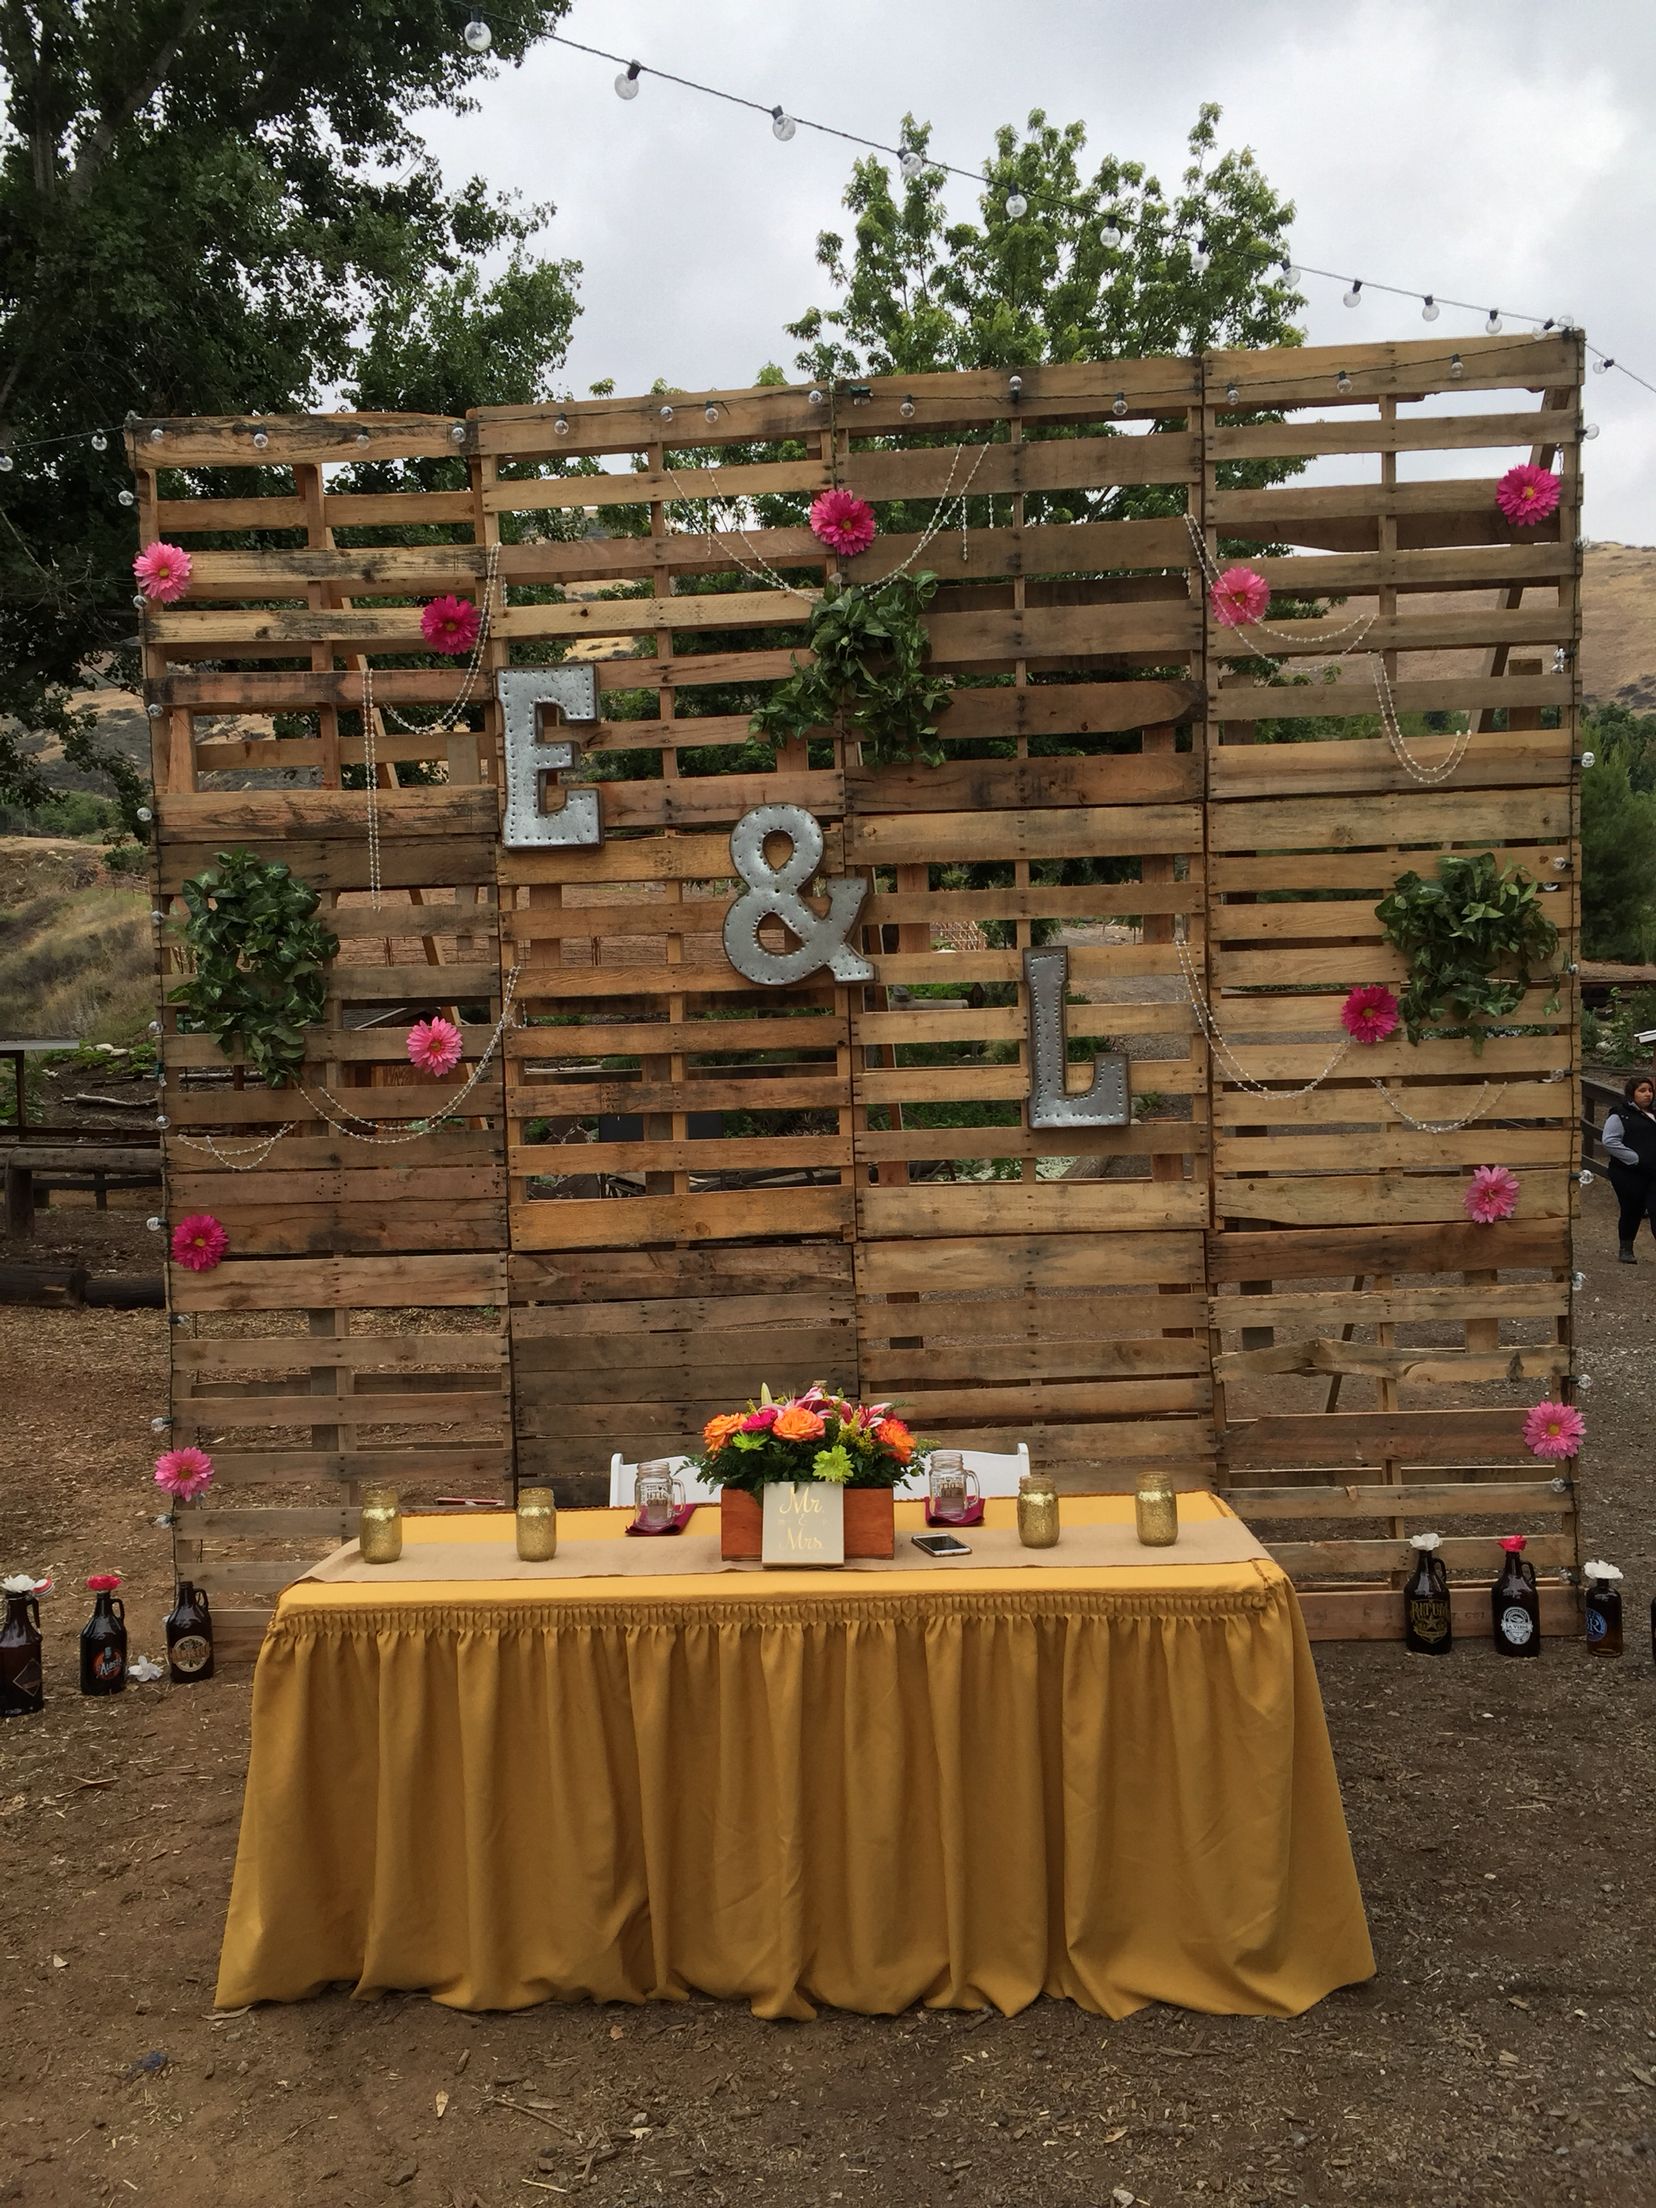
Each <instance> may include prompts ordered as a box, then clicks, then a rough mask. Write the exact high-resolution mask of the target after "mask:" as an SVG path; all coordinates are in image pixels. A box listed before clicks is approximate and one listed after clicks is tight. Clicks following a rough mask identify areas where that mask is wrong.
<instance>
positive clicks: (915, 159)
mask: <svg viewBox="0 0 1656 2208" xmlns="http://www.w3.org/2000/svg"><path fill="white" fill-rule="evenodd" d="M925 165H926V163H925V158H924V156H923V155H921V154H918V153H916V152H915V150H914V148H913V147H912V146H910V147H908V148H907V150H906V151H905V152H903V153H902V154H900V155H899V156H898V159H897V166H898V167H899V168H900V169H901V170H902V172H903V174H904V175H905V176H906V177H907V178H908V179H909V181H910V182H911V183H912V182H913V180H914V178H915V177H917V176H918V175H919V174H920V171H921V170H922V169H923V168H924V167H925Z"/></svg>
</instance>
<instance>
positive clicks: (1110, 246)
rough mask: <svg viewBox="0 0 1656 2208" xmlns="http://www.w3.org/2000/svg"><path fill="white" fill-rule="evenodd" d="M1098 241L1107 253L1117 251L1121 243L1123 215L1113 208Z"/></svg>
mask: <svg viewBox="0 0 1656 2208" xmlns="http://www.w3.org/2000/svg"><path fill="white" fill-rule="evenodd" d="M1098 242H1099V244H1100V245H1101V246H1103V248H1104V250H1105V252H1106V253H1113V252H1115V250H1116V248H1117V247H1118V246H1119V245H1120V243H1121V217H1120V216H1119V215H1118V214H1117V213H1116V212H1115V211H1114V209H1113V208H1112V210H1111V212H1110V216H1109V219H1108V221H1107V222H1106V223H1105V225H1104V227H1103V229H1102V230H1100V232H1099V233H1098Z"/></svg>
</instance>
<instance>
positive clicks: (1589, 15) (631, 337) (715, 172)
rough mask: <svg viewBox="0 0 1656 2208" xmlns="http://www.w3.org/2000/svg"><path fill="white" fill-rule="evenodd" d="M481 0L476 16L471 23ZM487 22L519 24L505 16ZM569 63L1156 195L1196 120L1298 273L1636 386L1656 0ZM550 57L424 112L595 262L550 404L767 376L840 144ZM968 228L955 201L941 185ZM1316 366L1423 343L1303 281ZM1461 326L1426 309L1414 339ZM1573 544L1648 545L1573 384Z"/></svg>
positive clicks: (886, 39)
mask: <svg viewBox="0 0 1656 2208" xmlns="http://www.w3.org/2000/svg"><path fill="white" fill-rule="evenodd" d="M485 4H487V0H485ZM499 4H500V6H501V7H502V9H503V10H505V9H506V8H508V7H509V6H510V4H511V0H499ZM564 29H565V30H566V31H567V33H568V34H569V35H570V36H571V37H572V38H577V39H581V40H584V41H586V42H588V43H590V44H592V45H596V46H602V47H605V48H608V49H610V50H611V51H613V52H617V53H625V54H629V55H635V56H636V57H637V58H638V59H639V60H641V61H644V62H646V63H649V64H653V65H654V66H656V67H658V68H662V69H669V70H673V71H676V72H678V73H679V74H682V75H684V76H687V77H695V78H699V79H701V80H702V81H703V82H706V83H713V84H718V85H722V86H725V87H727V88H729V89H730V90H732V91H738V92H743V93H746V94H748V95H749V96H750V97H753V98H755V99H760V100H763V101H764V102H766V103H767V104H769V103H771V102H772V101H780V102H781V103H782V105H783V106H784V107H786V108H788V109H789V110H791V111H793V112H796V113H799V114H801V115H806V116H810V117H813V118H815V119H818V120H820V121H823V122H827V123H833V124H836V125H839V126H841V127H843V128H845V129H849V130H854V131H860V132H862V133H864V134H865V135H867V136H869V137H871V138H877V139H883V140H885V141H887V142H890V141H891V140H893V139H894V138H895V136H896V132H897V125H898V122H899V119H900V118H901V116H902V115H903V113H904V111H905V110H906V109H909V110H912V111H913V112H914V113H915V114H916V115H918V116H920V117H922V118H929V119H930V121H931V122H932V124H933V126H934V135H933V140H932V144H933V147H934V150H935V151H936V152H937V154H938V155H940V156H941V157H942V158H944V159H947V160H951V161H955V162H957V163H959V164H960V165H961V166H962V167H967V168H969V167H972V166H973V165H974V164H976V163H978V162H980V161H981V160H982V159H983V158H984V156H985V155H986V153H987V152H988V150H989V147H990V143H991V137H992V133H993V131H994V129H995V126H996V125H997V124H999V123H1002V122H1009V121H1010V122H1019V123H1021V122H1022V121H1023V120H1024V118H1025V117H1026V116H1027V114H1028V111H1029V110H1030V109H1031V108H1032V107H1044V108H1045V109H1046V111H1047V113H1048V114H1049V116H1050V117H1051V118H1052V119H1053V120H1054V121H1058V122H1067V121H1070V120H1072V119H1076V118H1079V119H1080V120H1081V121H1083V122H1084V123H1085V124H1086V126H1087V132H1088V140H1089V147H1090V150H1091V151H1092V153H1093V154H1094V155H1095V156H1096V155H1097V154H1101V153H1103V152H1104V151H1105V150H1107V149H1108V150H1114V151H1115V152H1117V153H1119V154H1122V155H1124V156H1136V157H1138V158H1140V159H1142V160H1144V161H1145V162H1147V163H1148V164H1150V165H1151V166H1152V168H1153V169H1154V170H1155V171H1156V173H1157V174H1159V175H1160V176H1161V179H1162V181H1163V183H1164V184H1166V185H1168V186H1169V187H1171V185H1172V184H1173V183H1174V182H1175V181H1176V178H1177V175H1178V171H1179V168H1180V166H1181V158H1182V153H1183V142H1184V135H1185V132H1186V130H1187V129H1188V127H1189V124H1190V122H1191V120H1192V119H1193V117H1194V114H1195V111H1196V108H1197V105H1198V103H1199V102H1200V101H1202V100H1204V99H1212V100H1217V101H1219V102H1220V103H1221V104H1222V105H1223V107H1224V110H1225V114H1224V121H1223V124H1222V125H1221V134H1222V143H1225V144H1247V145H1249V146H1251V147H1252V148H1253V149H1254V152H1255V154H1256V156H1257V158H1258V159H1259V161H1260V163H1261V165H1262V167H1263V168H1264V170H1265V173H1266V175H1267V176H1268V177H1269V178H1270V179H1271V181H1272V183H1273V184H1274V185H1275V187H1276V188H1277V190H1278V191H1279V192H1281V193H1283V194H1284V195H1285V196H1287V197H1289V198H1291V199H1292V200H1293V201H1294V202H1295V204H1296V206H1297V209H1298V216H1297V220H1296V223H1295V228H1294V252H1295V255H1296V257H1297V258H1298V259H1300V260H1303V261H1308V262H1312V263H1315V264H1317V265H1318V266H1321V267H1325V268H1339V269H1345V270H1347V271H1349V272H1350V273H1351V274H1353V275H1358V276H1362V277H1364V278H1365V279H1366V280H1367V281H1368V282H1370V283H1371V284H1372V283H1377V282H1387V283H1397V284H1403V285H1410V286H1413V287H1416V288H1417V289H1419V290H1421V291H1426V290H1431V291H1435V292H1437V293H1439V294H1443V295H1448V296H1452V297H1455V298H1461V299H1469V300H1477V301H1485V302H1488V303H1489V304H1491V305H1496V306H1502V307H1506V308H1516V309H1527V310H1529V311H1531V312H1533V313H1535V314H1539V315H1548V314H1560V315H1562V314H1569V315H1570V316H1572V317H1573V318H1574V319H1575V320H1577V321H1579V322H1580V323H1582V324H1583V325H1584V326H1585V328H1586V330H1587V334H1588V336H1589V338H1590V339H1591V340H1592V342H1593V343H1595V344H1597V345H1599V346H1601V347H1602V348H1603V349H1604V350H1605V351H1607V352H1610V353H1613V354H1615V355H1616V356H1617V357H1618V358H1619V359H1622V360H1625V361H1626V362H1627V363H1628V364H1629V365H1630V366H1632V367H1634V368H1636V369H1638V370H1639V372H1640V373H1641V374H1643V375H1644V376H1645V377H1646V378H1647V379H1648V380H1649V381H1650V382H1651V383H1653V384H1656V292H1653V288H1652V281H1651V278H1652V267H1653V262H1656V255H1653V253H1652V248H1651V239H1652V236H1653V234H1656V156H1653V152H1652V146H1651V138H1650V126H1651V120H1652V116H1653V113H1656V0H1412V4H1411V0H1386V4H1381V0H1346V4H1344V5H1342V6H1341V7H1339V8H1337V9H1336V8H1332V7H1328V6H1323V7H1315V6H1307V5H1305V4H1304V0H577V4H576V6H575V7H574V8H573V10H572V11H571V14H570V16H569V18H568V20H567V21H566V23H565V25H564ZM614 75H615V71H614V69H613V68H612V67H610V66H609V65H607V64H605V63H604V62H601V61H596V60H593V59H590V58H589V57H588V56H586V55H583V54H578V53H574V52H571V51H568V50H566V49H563V48H560V47H558V46H555V45H543V46H541V47H540V48H538V49H537V50H536V51H535V52H534V54H532V55H531V57H530V59H529V60H528V61H527V62H526V63H525V65H524V66H523V68H522V69H519V70H496V71H495V72H494V73H493V74H492V75H486V76H483V77H481V78H480V80H479V82H478V85H477V92H478V96H479V101H480V109H479V112H478V113H477V114H475V115H470V116H452V115H443V116H436V117H432V118H429V119H428V125H427V135H428V137H429V140H430V142H431V144H432V146H433V149H434V150H435V151H436V153H437V154H438V156H439V158H440V159H441V160H442V162H443V164H444V167H445V169H446V170H447V171H448V172H449V173H450V175H451V177H454V178H459V177H461V176H463V175H466V174H468V173H470V172H472V171H476V172H478V173H480V174H482V175H484V176H486V177H487V178H488V179H489V180H490V181H491V182H492V183H494V184H496V185H499V186H515V187H517V188H519V189H521V190H522V191H523V192H524V193H525V194H527V195H528V196H530V197H533V198H537V199H551V200H553V201H555V202H556V204H557V209H558V213H557V219H556V221H555V222H554V224H553V225H552V228H551V230H550V232H549V234H548V238H547V249H548V250H551V251H555V252H557V253H559V254H568V255H572V256H574V257H575V258H577V259H579V260H581V261H582V262H584V264H585V274H584V277H583V279H582V284H581V297H582V301H583V305H584V312H583V314H582V317H581V320H580V323H579V325H578V327H577V333H576V338H575V344H574V348H573V351H572V353H571V356H570V362H569V383H570V387H571V388H573V389H576V390H581V389H584V388H585V386H586V384H587V383H589V382H591V381H593V380H594V379H596V378H598V377H601V376H613V377H614V378H615V379H616V383H617V387H618V389H620V390H621V391H623V392H626V391H641V390H646V389H648V387H649V385H650V384H651V382H653V381H654V379H655V378H656V377H658V376H661V377H665V378H666V379H667V381H669V382H670V383H674V384H677V385H680V386H682V387H685V388H691V389H694V388H697V387H700V386H705V385H709V384H712V385H719V384H724V385H729V384H739V383H744V382H746V381H748V380H750V379H751V377H752V376H753V374H754V373H755V371H756V370H757V369H758V367H759V366H760V364H761V363H762V362H763V361H765V360H767V359H780V360H783V361H786V360H788V359H789V358H790V356H791V351H792V347H791V345H790V343H789V341H788V340H787V339H786V338H785V337H784V335H783V324H784V323H785V322H787V321H789V320H791V319H793V318H794V317H795V316H796V315H797V314H798V313H799V312H800V310H801V309H802V308H803V307H804V306H806V305H808V304H810V303H811V302H813V301H819V300H820V301H823V302H824V303H826V296H827V295H826V293H825V291H824V288H823V285H822V283H821V281H820V279H819V275H818V272H817V270H816V268H815V265H814V261H813V249H814V245H815V240H816V234H817V232H818V230H819V229H821V228H824V227H834V226H836V225H837V223H838V221H839V217H840V205H839V202H840V194H841V192H842V190H843V188H844V185H845V181H846V177H847V175H848V172H849V167H850V161H851V158H852V155H853V151H854V149H851V148H848V147H846V146H844V145H842V144H839V143H838V142H836V141H835V140H833V139H829V138H822V137H819V136H817V135H816V134H815V133H813V132H810V131H806V130H801V131H800V132H799V134H798V135H797V136H796V137H795V138H794V139H793V140H792V141H791V142H790V143H788V144H786V145H782V144H778V143H777V142H776V140H775V139H774V138H773V137H772V136H771V133H770V129H769V126H768V124H767V123H766V121H765V120H764V118H762V117H760V116H753V115H745V114H743V113H741V112H740V111H738V110H736V109H733V108H730V107H727V106H725V105H723V104H722V103H720V102H717V101H713V100H709V99H706V98H703V97H701V96H699V95H698V94H696V93H693V92H688V91H681V90H679V89H678V88H676V87H674V86H672V85H666V84H662V83H660V82H658V81H652V80H650V79H648V78H646V79H645V81H644V84H643V87H642V90H641V93H640V96H639V97H638V98H637V99H636V100H633V101H630V102H627V103H623V102H622V101H620V100H618V99H617V98H616V97H615V94H614V92H613V90H612V89H611V80H612V78H613V77H614ZM951 196H952V197H953V199H954V202H955V205H956V206H957V208H958V211H959V212H961V213H962V214H966V213H970V212H972V211H973V202H974V197H975V195H974V190H973V187H972V186H971V185H970V184H968V183H966V182H965V181H963V180H958V181H957V182H956V183H955V184H954V185H953V186H952V187H951ZM1304 288H1305V289H1306V290H1307V292H1308V293H1309V294H1310V301H1311V303H1310V307H1309V310H1308V314H1307V329H1308V334H1309V337H1310V341H1311V342H1312V343H1314V344H1333V343H1338V342H1339V341H1341V340H1342V339H1344V338H1348V337H1356V336H1358V335H1359V334H1360V335H1361V336H1362V337H1363V338H1365V339H1380V338H1388V337H1395V338H1411V337H1420V336H1423V335H1425V334H1426V331H1425V327H1424V325H1423V324H1422V323H1421V320H1420V310H1419V308H1418V306H1414V305H1411V304H1410V303H1409V302H1408V301H1406V300H1395V299H1386V298H1384V297H1383V296H1381V295H1379V294H1374V295H1372V297H1371V298H1370V299H1368V300H1365V302H1364V304H1363V306H1362V307H1361V308H1360V309H1359V310H1357V311H1356V312H1355V313H1353V312H1350V311H1348V310H1347V309H1346V308H1344V307H1343V306H1342V305H1341V300H1340V291H1341V287H1340V286H1339V285H1337V284H1326V283H1320V282H1318V281H1316V280H1315V279H1307V280H1306V284H1305V287H1304ZM1481 327H1482V316H1481V315H1479V314H1468V313H1462V312H1458V311H1457V310H1455V309H1453V308H1448V307H1446V308H1445V309H1444V310H1443V317H1442V320H1441V321H1439V322H1438V323H1437V324H1436V325H1435V326H1434V327H1433V329H1432V332H1431V334H1432V335H1433V336H1434V337H1452V335H1453V334H1455V333H1458V332H1464V333H1466V334H1471V333H1473V332H1474V331H1476V330H1478V329H1480V328H1481ZM1587 398H1588V406H1587V412H1588V416H1589V418H1590V419H1593V420H1596V421H1597V422H1598V423H1599V425H1600V428H1601V432H1602V434H1601V435H1600V437H1599V438H1598V440H1597V442H1596V443H1594V444H1593V445H1592V446H1591V447H1589V448H1588V452H1587V527H1588V529H1589V531H1590V532H1591V534H1592V535H1594V536H1595V537H1610V538H1617V539H1620V540H1621V541H1623V542H1627V543H1638V544H1650V543H1656V394H1652V393H1650V392H1646V391H1642V390H1640V389H1639V388H1638V387H1637V386H1636V385H1634V384H1632V383H1629V382H1627V381H1626V380H1625V379H1624V378H1623V377H1621V376H1619V375H1615V374H1610V375H1605V376H1596V375H1595V376H1590V377H1589V378H1588V390H1587Z"/></svg>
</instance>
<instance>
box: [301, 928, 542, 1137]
mask: <svg viewBox="0 0 1656 2208" xmlns="http://www.w3.org/2000/svg"><path fill="white" fill-rule="evenodd" d="M521 971H522V968H521V967H520V966H514V967H513V968H512V970H511V972H510V973H509V974H508V975H507V976H506V982H505V987H504V988H503V989H502V991H501V1003H500V1018H499V1019H498V1020H497V1021H496V1022H495V1028H494V1033H493V1034H492V1035H491V1036H490V1037H489V1040H488V1043H487V1044H486V1045H485V1047H484V1051H483V1055H482V1056H481V1057H480V1058H479V1059H478V1061H477V1063H476V1065H475V1066H474V1067H473V1068H472V1070H471V1074H470V1076H469V1077H468V1079H467V1081H466V1083H465V1086H464V1087H463V1088H461V1089H460V1090H459V1092H458V1093H457V1094H456V1095H455V1096H453V1097H451V1098H450V1099H449V1101H448V1102H447V1103H446V1104H445V1105H444V1106H443V1109H442V1111H441V1112H440V1113H438V1114H437V1115H436V1118H435V1120H427V1121H423V1122H421V1123H420V1124H419V1125H417V1126H414V1127H410V1128H401V1129H399V1130H398V1132H397V1133H395V1134H391V1135H386V1134H381V1133H380V1131H379V1130H380V1122H379V1121H378V1120H377V1119H368V1118H366V1117H365V1116H364V1115H363V1114H362V1113H360V1112H355V1111H353V1110H352V1109H351V1107H350V1105H348V1104H342V1103H341V1102H340V1101H339V1099H338V1097H336V1096H330V1095H329V1093H328V1091H327V1090H326V1089H322V1090H319V1091H313V1090H310V1089H307V1088H306V1087H305V1085H304V1083H303V1082H302V1081H301V1082H299V1083H297V1084H296V1086H297V1088H298V1091H299V1094H300V1095H301V1096H302V1097H303V1098H304V1100H305V1102H306V1103H307V1104H309V1105H310V1106H311V1108H312V1109H313V1110H314V1111H316V1112H318V1113H320V1114H321V1116H322V1118H323V1119H325V1120H326V1121H327V1123H328V1125H329V1126H330V1127H331V1128H332V1129H333V1131H334V1133H335V1134H336V1135H343V1136H345V1137H346V1138H347V1139H348V1140H349V1141H351V1142H366V1143H372V1144H373V1145H375V1146H376V1147H378V1148H380V1149H393V1148H395V1147H396V1146H397V1145H398V1144H399V1143H404V1142H417V1141H418V1140H419V1139H420V1137H421V1136H422V1135H426V1134H429V1133H430V1132H431V1129H432V1127H433V1125H441V1123H442V1122H443V1121H444V1120H445V1119H453V1118H455V1117H457V1116H458V1114H459V1112H460V1110H461V1108H462V1107H463V1105H464V1104H465V1101H466V1099H467V1097H468V1096H470V1095H471V1093H472V1091H473V1089H475V1088H476V1086H477V1084H478V1083H479V1082H480V1081H481V1080H482V1078H483V1076H484V1074H485V1073H487V1072H488V1070H489V1063H490V1060H491V1059H492V1058H493V1057H494V1054H495V1052H496V1051H497V1050H498V1049H499V1047H500V1039H501V1037H502V1036H503V1035H504V1034H505V1032H506V1029H507V1027H508V1026H509V1025H510V1023H511V1017H512V999H513V997H514V996H515V995H516V993H517V978H518V975H519V973H520V972H521ZM353 1120H354V1121H355V1123H356V1124H355V1125H354V1126H351V1125H348V1124H347V1122H349V1121H353ZM363 1128H372V1129H373V1132H372V1133H371V1134H364V1133H362V1132H361V1130H362V1129H363Z"/></svg>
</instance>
